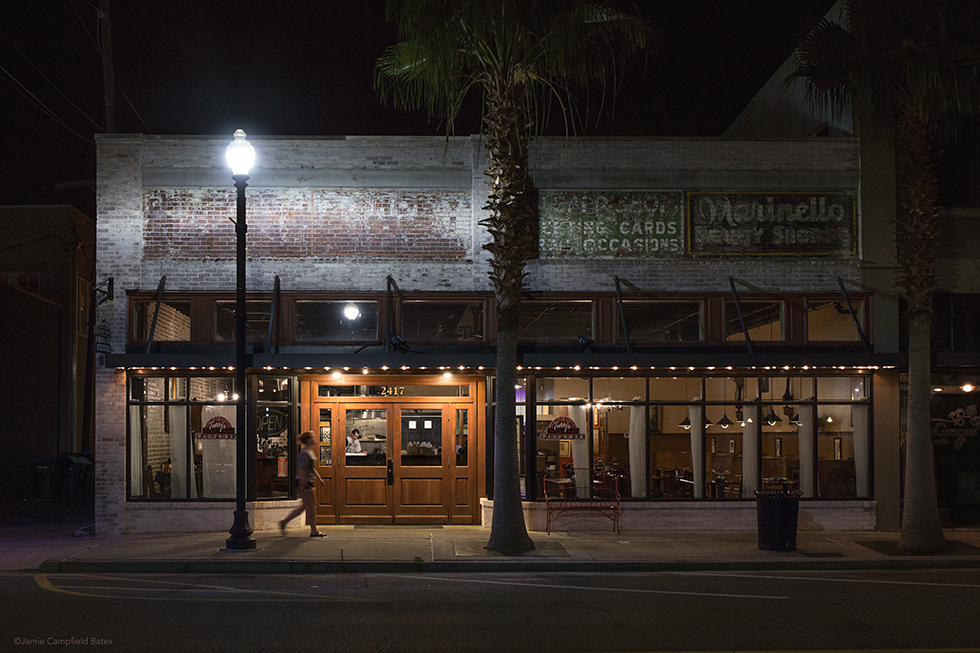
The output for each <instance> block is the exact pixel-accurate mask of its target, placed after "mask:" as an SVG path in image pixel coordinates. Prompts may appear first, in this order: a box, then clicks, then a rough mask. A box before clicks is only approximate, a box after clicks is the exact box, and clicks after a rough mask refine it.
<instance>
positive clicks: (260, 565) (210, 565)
mask: <svg viewBox="0 0 980 653" xmlns="http://www.w3.org/2000/svg"><path fill="white" fill-rule="evenodd" d="M907 569H980V559H977V558H975V557H971V558H966V557H955V558H953V557H951V558H940V559H936V558H888V559H870V560H826V559H823V560H757V561H738V560H735V561H728V562H719V561H691V560H679V561H674V562H669V561H651V562H637V561H628V562H627V561H624V562H599V561H568V562H564V561H556V560H513V561H512V560H479V561H468V562H457V561H435V562H420V563H415V562H394V561H390V560H385V561H376V562H372V561H355V562H326V561H314V560H222V561H217V560H46V561H44V562H43V563H41V565H40V567H39V568H38V571H39V572H41V573H48V574H56V573H62V574H66V573H77V574H81V573H103V574H405V573H450V574H460V573H501V572H515V573H526V572H532V573H545V572H549V573H551V572H566V573H637V572H705V571H835V570H840V571H859V570H907Z"/></svg>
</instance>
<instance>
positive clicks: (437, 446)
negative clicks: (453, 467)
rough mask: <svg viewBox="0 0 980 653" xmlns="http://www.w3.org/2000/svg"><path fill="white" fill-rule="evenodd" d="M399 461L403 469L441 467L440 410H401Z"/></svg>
mask: <svg viewBox="0 0 980 653" xmlns="http://www.w3.org/2000/svg"><path fill="white" fill-rule="evenodd" d="M401 416H402V424H401V446H402V449H401V461H402V465H403V466H405V467H439V466H441V465H442V410H441V409H439V408H415V409H410V408H403V409H402V410H401Z"/></svg>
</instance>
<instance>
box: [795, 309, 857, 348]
mask: <svg viewBox="0 0 980 653" xmlns="http://www.w3.org/2000/svg"><path fill="white" fill-rule="evenodd" d="M851 306H853V307H854V314H855V315H856V316H857V319H858V323H859V324H861V325H862V328H864V313H863V309H864V306H863V302H861V300H858V299H852V300H851ZM806 325H807V326H806V329H807V340H809V341H810V342H821V341H823V342H850V341H860V340H861V337H860V336H859V335H858V332H857V328H856V327H855V326H854V320H853V319H851V313H850V311H848V310H847V304H845V303H844V301H843V300H839V301H832V300H818V299H808V300H807V311H806Z"/></svg>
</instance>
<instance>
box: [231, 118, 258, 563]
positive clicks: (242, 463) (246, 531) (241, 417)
mask: <svg viewBox="0 0 980 653" xmlns="http://www.w3.org/2000/svg"><path fill="white" fill-rule="evenodd" d="M225 158H226V159H227V161H228V165H229V166H230V167H231V173H232V177H231V178H232V179H234V180H235V188H237V189H238V201H237V206H238V218H237V220H235V221H234V222H235V234H236V235H237V240H238V255H237V261H238V275H237V282H236V285H235V287H236V300H237V301H236V303H235V387H236V389H237V390H238V406H237V410H238V414H237V415H238V417H237V420H236V427H235V431H236V437H235V441H236V442H237V445H238V446H237V447H236V451H237V461H236V465H235V467H236V472H235V481H236V483H235V499H236V503H235V523H234V524H232V526H231V529H229V531H228V532H229V533H230V534H231V537H229V538H228V539H227V541H226V542H225V546H226V547H227V548H229V549H238V550H244V549H254V548H255V540H253V539H252V527H251V526H249V524H248V511H247V510H246V509H245V486H246V483H245V477H246V476H247V475H248V434H249V432H250V430H251V429H250V428H249V427H250V424H248V422H249V421H250V420H249V419H248V417H249V411H248V399H247V397H248V388H247V387H246V385H245V368H246V367H247V365H248V360H247V358H246V355H245V324H246V315H245V233H246V232H247V231H248V227H247V225H246V223H245V187H246V186H248V184H247V183H245V182H247V181H248V170H249V168H250V167H252V162H253V161H254V160H255V148H253V147H252V145H251V144H250V143H249V142H248V141H246V140H245V132H244V131H242V130H241V129H239V130H238V131H236V132H235V140H233V141H232V142H231V144H229V145H228V147H227V148H226V149H225Z"/></svg>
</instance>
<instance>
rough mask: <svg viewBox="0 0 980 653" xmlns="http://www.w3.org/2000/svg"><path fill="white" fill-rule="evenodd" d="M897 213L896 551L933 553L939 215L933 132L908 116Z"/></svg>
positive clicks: (899, 148) (899, 159)
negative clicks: (903, 386)
mask: <svg viewBox="0 0 980 653" xmlns="http://www.w3.org/2000/svg"><path fill="white" fill-rule="evenodd" d="M895 145H896V172H897V176H898V189H899V193H898V215H897V218H896V245H897V254H898V262H899V265H900V266H901V272H900V278H899V282H900V283H901V285H902V286H904V287H905V294H906V299H907V301H908V320H909V323H908V324H909V351H908V354H909V386H908V420H907V431H906V434H905V496H904V502H905V503H904V510H903V512H902V533H901V536H900V538H899V546H901V547H902V548H903V549H905V550H906V551H910V552H913V553H933V552H935V551H938V550H939V549H941V548H943V546H945V544H946V538H945V536H944V535H943V529H942V524H941V523H940V520H939V501H938V496H937V494H936V470H935V466H934V464H933V451H932V430H931V423H930V422H931V419H930V418H931V411H930V397H931V393H932V390H931V388H932V385H931V383H930V381H931V378H930V376H931V374H932V356H931V349H930V345H931V341H930V335H931V326H932V295H933V292H934V291H935V289H936V287H937V286H938V282H939V277H938V275H937V273H936V258H937V252H938V242H937V236H938V230H939V211H938V207H937V192H936V188H937V184H936V177H935V161H934V159H933V148H932V145H933V143H932V131H931V129H930V128H929V125H928V123H926V121H925V120H924V119H922V117H921V116H918V115H916V114H914V113H913V112H912V111H909V110H905V111H904V112H903V113H902V115H901V116H900V117H899V123H898V128H897V130H896V138H895Z"/></svg>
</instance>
